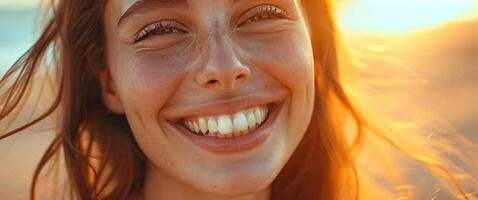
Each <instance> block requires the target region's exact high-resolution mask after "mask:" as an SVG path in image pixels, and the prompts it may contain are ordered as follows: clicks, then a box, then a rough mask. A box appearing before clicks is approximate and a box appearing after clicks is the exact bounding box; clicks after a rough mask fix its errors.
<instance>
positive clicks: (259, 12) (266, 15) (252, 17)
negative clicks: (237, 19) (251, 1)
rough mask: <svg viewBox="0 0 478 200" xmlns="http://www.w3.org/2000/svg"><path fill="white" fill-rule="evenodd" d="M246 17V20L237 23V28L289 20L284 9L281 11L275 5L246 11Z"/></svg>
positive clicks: (261, 6)
mask: <svg viewBox="0 0 478 200" xmlns="http://www.w3.org/2000/svg"><path fill="white" fill-rule="evenodd" d="M245 15H246V16H249V17H248V18H247V19H246V20H244V21H243V22H241V23H239V24H238V25H237V27H242V26H244V25H246V24H248V23H253V22H257V21H262V20H268V19H290V17H289V15H288V14H287V12H286V11H284V9H281V8H279V7H277V6H275V5H269V4H262V5H258V6H256V7H253V8H251V9H249V10H248V11H246V13H245Z"/></svg>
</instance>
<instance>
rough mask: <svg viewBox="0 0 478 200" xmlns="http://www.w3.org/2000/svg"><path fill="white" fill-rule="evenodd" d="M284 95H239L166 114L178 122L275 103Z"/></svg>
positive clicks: (185, 106)
mask: <svg viewBox="0 0 478 200" xmlns="http://www.w3.org/2000/svg"><path fill="white" fill-rule="evenodd" d="M284 99H285V98H284V95H283V94H280V93H277V94H251V95H244V96H239V97H235V98H231V99H222V100H215V101H208V102H206V103H199V104H194V105H184V106H181V107H180V108H178V109H175V110H174V111H173V112H170V113H168V114H165V115H164V116H165V118H166V119H167V120H168V121H173V122H178V121H180V120H181V119H185V118H194V117H199V116H209V115H220V114H233V113H236V112H238V111H240V110H244V109H247V108H251V107H254V106H259V105H268V104H274V105H277V103H278V102H282V101H283V100H284Z"/></svg>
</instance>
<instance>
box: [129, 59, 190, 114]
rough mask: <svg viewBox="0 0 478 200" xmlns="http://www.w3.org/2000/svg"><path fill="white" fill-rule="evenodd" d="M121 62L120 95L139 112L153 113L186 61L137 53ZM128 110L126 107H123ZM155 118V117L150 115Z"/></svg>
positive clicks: (171, 90)
mask: <svg viewBox="0 0 478 200" xmlns="http://www.w3.org/2000/svg"><path fill="white" fill-rule="evenodd" d="M130 60H134V62H130V63H128V64H127V65H125V66H123V68H124V71H123V72H122V76H123V78H122V79H121V86H122V89H121V91H122V92H121V96H122V97H123V98H122V99H124V100H125V101H124V102H123V103H125V104H127V105H126V107H127V108H126V109H128V108H129V109H132V110H130V111H133V110H134V111H135V112H137V114H139V115H140V116H144V115H148V116H144V117H154V118H155V117H156V115H157V114H158V112H159V111H160V110H161V108H162V107H163V106H164V105H165V104H166V102H167V101H168V100H169V99H170V98H171V97H172V96H173V95H174V93H175V91H177V88H178V87H179V86H180V85H181V82H182V80H183V79H184V76H185V71H186V70H185V69H186V63H183V61H176V62H175V61H174V60H172V59H169V60H168V59H160V58H159V57H158V56H157V55H156V56H155V54H148V55H137V56H136V57H135V58H133V59H130ZM127 112H128V110H127ZM154 120H156V119H154Z"/></svg>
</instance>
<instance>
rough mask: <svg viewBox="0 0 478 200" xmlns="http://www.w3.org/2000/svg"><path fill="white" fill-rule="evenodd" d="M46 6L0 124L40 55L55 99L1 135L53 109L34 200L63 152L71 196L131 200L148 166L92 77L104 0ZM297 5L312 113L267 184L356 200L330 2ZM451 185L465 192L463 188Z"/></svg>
mask: <svg viewBox="0 0 478 200" xmlns="http://www.w3.org/2000/svg"><path fill="white" fill-rule="evenodd" d="M49 3H50V4H49V5H50V8H51V9H50V10H51V13H50V14H51V19H50V20H49V22H48V24H47V25H46V27H45V29H44V31H43V32H42V34H41V36H40V37H39V39H38V40H37V42H36V43H35V44H34V45H33V46H32V48H31V49H30V50H28V52H27V53H26V54H25V55H23V56H22V57H21V58H20V59H19V60H18V61H17V62H16V63H15V64H14V65H13V66H12V67H11V69H10V70H9V71H8V72H7V73H6V74H5V75H4V77H3V78H2V79H1V81H0V89H1V91H2V93H1V96H0V102H1V103H2V105H1V112H0V120H4V119H6V118H7V117H8V116H10V115H13V113H14V112H15V109H16V108H18V107H19V106H21V102H22V101H23V100H24V99H25V98H27V97H28V92H27V91H28V89H29V87H30V85H31V83H32V80H33V78H34V77H35V74H36V73H37V71H38V70H39V69H38V68H39V66H40V64H41V63H42V61H43V60H44V59H47V58H53V66H54V67H55V69H56V74H55V75H56V76H57V78H58V79H57V81H58V84H57V85H58V93H57V94H56V95H55V98H54V101H53V102H52V104H51V106H50V107H49V108H48V109H47V110H46V111H45V112H43V113H42V114H41V115H40V116H38V117H36V118H35V119H33V120H31V121H30V122H28V123H25V124H23V125H21V126H19V127H17V128H15V129H13V130H9V131H7V132H6V133H4V134H2V135H1V136H0V139H3V138H6V137H9V136H11V135H14V134H17V133H19V132H21V131H23V130H25V129H27V128H29V127H31V126H32V125H34V124H37V123H38V122H40V121H42V120H44V119H46V118H47V117H49V116H50V115H52V114H53V113H54V112H59V115H60V116H61V118H60V121H59V123H58V126H59V128H58V130H57V134H56V137H55V139H54V140H53V142H52V143H51V144H50V146H49V147H48V149H47V150H46V152H45V153H44V155H43V157H42V158H41V160H40V162H39V164H38V166H37V168H36V170H35V174H34V176H33V180H32V184H31V198H32V199H35V198H37V197H38V194H37V186H38V181H39V179H40V175H41V173H42V171H43V170H44V168H45V167H46V166H47V164H48V163H49V162H53V161H55V159H54V157H55V156H56V155H59V154H60V153H63V158H64V162H65V164H66V171H67V177H68V186H69V188H70V192H69V197H70V198H72V199H76V198H79V199H127V198H130V197H132V196H133V195H135V194H136V193H137V192H139V191H140V189H141V188H142V183H143V178H144V175H145V174H144V173H145V162H146V161H145V159H144V155H143V154H142V152H141V150H140V149H139V148H138V146H137V144H136V142H135V139H134V138H133V136H132V134H131V130H130V128H129V125H128V123H127V121H126V118H125V116H121V115H115V114H112V113H110V112H109V111H108V109H107V108H106V107H105V105H104V104H103V101H102V99H101V94H100V86H99V82H98V79H97V77H96V72H97V71H98V70H100V69H101V67H104V66H106V65H105V60H106V59H105V57H106V53H105V51H106V49H105V35H104V30H103V17H104V16H103V15H104V9H105V1H84V0H71V1H56V0H51V1H50V2H49ZM301 3H302V4H301V6H302V8H303V11H304V13H305V14H306V19H307V22H308V27H309V31H310V36H311V42H312V44H313V53H314V60H315V80H316V96H315V105H314V112H313V117H312V120H311V122H310V124H309V127H308V129H307V132H306V134H305V136H304V138H303V139H302V141H301V143H300V145H299V147H298V149H297V150H296V151H295V153H294V155H293V156H292V158H291V159H290V160H289V162H288V163H287V164H286V166H285V167H284V169H283V170H282V171H281V172H280V174H279V176H278V177H277V178H276V179H275V180H274V182H273V183H272V197H273V199H331V200H332V199H343V198H345V197H354V196H355V197H356V198H358V197H359V196H360V195H359V194H358V193H359V192H358V191H360V190H359V185H360V184H359V177H358V174H357V170H356V167H355V160H354V156H355V155H356V152H357V150H358V149H359V147H360V144H362V143H363V137H364V132H363V130H364V128H366V127H369V126H368V124H367V123H366V121H365V120H364V118H363V117H362V116H361V115H360V113H359V112H358V111H357V110H356V109H355V108H354V106H353V105H352V103H351V102H350V100H349V98H348V97H347V95H346V92H345V91H344V89H343V87H342V84H341V82H340V77H339V74H340V73H339V69H338V66H339V62H338V55H337V52H338V50H337V46H336V38H335V37H336V31H335V27H334V20H333V17H332V15H331V13H330V12H331V9H330V7H329V6H330V5H329V4H328V3H327V1H325V0H302V1H301ZM345 115H348V116H351V117H352V119H353V122H354V124H355V126H356V134H355V138H354V139H353V140H352V142H349V141H347V139H346V134H345V131H344V128H343V125H342V123H343V120H342V119H343V118H344V116H345ZM377 132H378V131H377ZM383 139H384V140H387V141H388V139H387V138H385V137H383ZM390 143H391V144H394V143H393V142H391V141H390ZM421 161H424V162H426V160H423V159H422V160H421ZM56 162H58V161H56ZM445 170H446V169H445ZM450 177H451V178H453V177H452V176H451V175H450ZM456 186H457V187H458V188H459V189H460V192H461V193H462V194H464V191H463V190H462V189H461V187H460V186H459V185H458V184H457V185H456ZM350 188H353V189H350ZM465 198H466V196H465Z"/></svg>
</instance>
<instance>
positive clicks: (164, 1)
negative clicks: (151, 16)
mask: <svg viewBox="0 0 478 200" xmlns="http://www.w3.org/2000/svg"><path fill="white" fill-rule="evenodd" d="M152 3H156V4H158V5H159V7H166V8H167V7H178V6H179V7H187V6H188V2H187V0H137V1H136V2H134V3H133V4H132V5H131V6H130V7H129V8H128V9H126V11H125V12H124V13H123V14H122V15H121V17H120V18H119V20H118V26H120V24H121V23H122V22H123V21H124V20H125V19H126V18H128V17H130V16H131V15H133V14H134V13H135V12H136V11H138V10H140V9H142V8H145V7H147V6H148V5H150V4H152Z"/></svg>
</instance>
